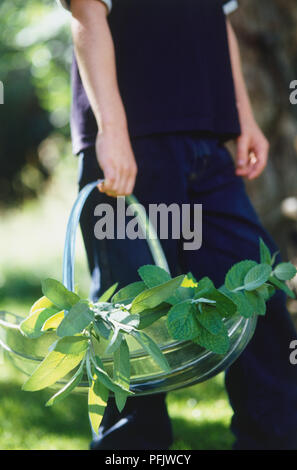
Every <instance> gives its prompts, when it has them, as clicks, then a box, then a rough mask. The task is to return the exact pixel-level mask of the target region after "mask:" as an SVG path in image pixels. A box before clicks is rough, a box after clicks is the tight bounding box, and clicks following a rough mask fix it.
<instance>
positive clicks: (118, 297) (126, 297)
mask: <svg viewBox="0 0 297 470" xmlns="http://www.w3.org/2000/svg"><path fill="white" fill-rule="evenodd" d="M145 289H146V285H145V283H144V282H143V281H137V282H133V283H132V284H129V285H128V286H126V287H123V288H122V289H120V290H119V291H118V292H117V293H116V294H115V295H114V296H113V297H112V299H111V301H112V303H113V304H125V305H127V304H130V303H131V302H132V301H133V299H134V298H135V297H136V296H137V295H139V294H140V293H141V292H143V291H144V290H145Z"/></svg>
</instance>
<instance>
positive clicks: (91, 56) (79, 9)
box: [71, 0, 127, 131]
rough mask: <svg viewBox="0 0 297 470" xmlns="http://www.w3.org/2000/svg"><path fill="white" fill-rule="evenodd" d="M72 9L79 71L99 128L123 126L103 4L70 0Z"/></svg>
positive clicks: (122, 115) (89, 0)
mask: <svg viewBox="0 0 297 470" xmlns="http://www.w3.org/2000/svg"><path fill="white" fill-rule="evenodd" d="M71 11H72V36H73V42H74V48H75V53H76V57H77V61H78V66H79V71H80V74H81V78H82V81H83V84H84V88H85V90H86V93H87V95H88V99H89V101H90V104H91V107H92V110H93V112H94V115H95V117H96V120H97V124H98V128H99V131H103V130H104V129H105V128H108V127H112V126H115V125H116V126H117V127H119V126H120V127H126V126H127V122H126V115H125V110H124V106H123V103H122V99H121V96H120V93H119V89H118V83H117V75H116V63H115V52H114V45H113V40H112V36H111V33H110V30H109V26H108V22H107V18H106V13H107V10H106V7H105V5H104V4H103V3H101V2H99V1H98V0H72V1H71Z"/></svg>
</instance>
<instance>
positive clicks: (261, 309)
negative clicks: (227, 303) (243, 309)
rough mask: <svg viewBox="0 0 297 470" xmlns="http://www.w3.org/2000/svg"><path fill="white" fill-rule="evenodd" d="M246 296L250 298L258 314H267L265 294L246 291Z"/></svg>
mask: <svg viewBox="0 0 297 470" xmlns="http://www.w3.org/2000/svg"><path fill="white" fill-rule="evenodd" d="M245 296H246V298H247V299H248V301H249V303H250V304H251V305H252V306H253V308H254V313H255V314H257V315H265V313H266V302H265V300H264V298H263V296H262V295H261V294H260V293H259V292H257V291H253V292H248V291H247V292H245Z"/></svg>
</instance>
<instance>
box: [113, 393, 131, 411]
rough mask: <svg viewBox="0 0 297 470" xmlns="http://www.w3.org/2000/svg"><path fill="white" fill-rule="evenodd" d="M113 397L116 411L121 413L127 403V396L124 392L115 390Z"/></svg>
mask: <svg viewBox="0 0 297 470" xmlns="http://www.w3.org/2000/svg"><path fill="white" fill-rule="evenodd" d="M114 397H115V402H116V405H117V409H118V410H119V412H120V413H121V411H123V409H124V408H125V405H126V403H127V398H128V395H127V393H126V392H124V391H121V390H117V391H116V392H115V394H114Z"/></svg>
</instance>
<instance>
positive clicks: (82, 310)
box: [57, 301, 94, 337]
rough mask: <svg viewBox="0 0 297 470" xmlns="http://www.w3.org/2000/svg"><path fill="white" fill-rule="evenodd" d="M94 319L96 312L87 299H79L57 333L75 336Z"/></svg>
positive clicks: (61, 335)
mask: <svg viewBox="0 0 297 470" xmlns="http://www.w3.org/2000/svg"><path fill="white" fill-rule="evenodd" d="M93 320H94V313H93V311H92V310H91V309H90V308H89V305H88V303H87V302H86V301H79V302H78V303H77V304H75V305H74V307H72V308H71V309H70V310H69V312H68V314H67V315H66V316H65V318H64V319H63V320H62V322H61V323H60V325H59V327H58V329H57V335H58V336H60V337H63V336H74V335H76V334H78V333H81V332H82V331H83V330H84V329H85V328H86V327H87V326H89V324H90V323H91V322H92V321H93Z"/></svg>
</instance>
